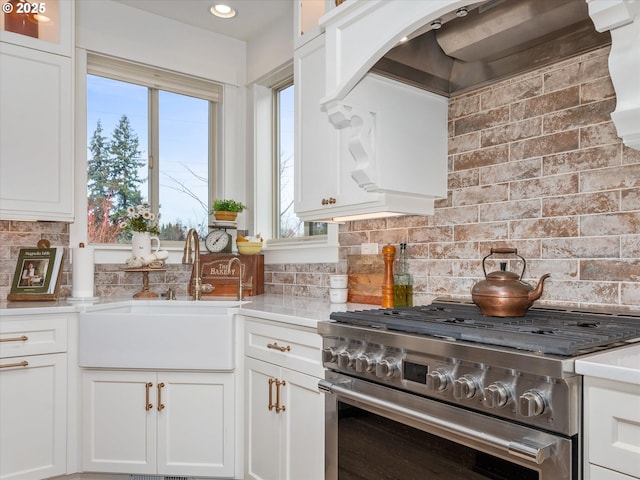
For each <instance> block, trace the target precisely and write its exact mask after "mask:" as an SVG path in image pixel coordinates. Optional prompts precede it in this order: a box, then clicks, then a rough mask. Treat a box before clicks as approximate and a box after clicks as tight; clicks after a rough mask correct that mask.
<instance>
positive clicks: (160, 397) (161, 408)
mask: <svg viewBox="0 0 640 480" xmlns="http://www.w3.org/2000/svg"><path fill="white" fill-rule="evenodd" d="M163 388H164V383H159V384H158V411H159V412H161V411H162V410H164V405H163V404H162V389H163Z"/></svg>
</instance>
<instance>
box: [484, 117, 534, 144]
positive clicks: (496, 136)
mask: <svg viewBox="0 0 640 480" xmlns="http://www.w3.org/2000/svg"><path fill="white" fill-rule="evenodd" d="M540 135H542V118H540V117H536V118H530V119H527V120H522V121H520V122H513V123H509V124H507V125H500V126H498V127H494V128H489V129H486V130H483V131H482V135H481V143H482V145H481V146H482V147H491V146H494V145H500V144H504V143H508V142H514V141H516V140H523V139H525V138H531V137H539V136H540Z"/></svg>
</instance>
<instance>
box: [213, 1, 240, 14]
mask: <svg viewBox="0 0 640 480" xmlns="http://www.w3.org/2000/svg"><path fill="white" fill-rule="evenodd" d="M209 11H210V12H211V13H212V14H213V15H215V16H216V17H220V18H233V17H235V16H236V13H237V12H236V10H235V9H234V8H231V7H230V6H229V5H225V4H223V3H218V4H217V5H214V6H212V7H211V8H210V9H209Z"/></svg>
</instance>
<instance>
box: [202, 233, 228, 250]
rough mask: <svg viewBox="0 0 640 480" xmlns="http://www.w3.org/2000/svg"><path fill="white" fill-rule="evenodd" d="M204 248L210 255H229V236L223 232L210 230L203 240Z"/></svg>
mask: <svg viewBox="0 0 640 480" xmlns="http://www.w3.org/2000/svg"><path fill="white" fill-rule="evenodd" d="M204 246H205V247H207V250H209V251H210V252H211V253H231V235H229V234H228V233H227V232H226V231H225V230H220V229H215V230H211V231H210V232H209V234H208V235H207V238H205V240H204Z"/></svg>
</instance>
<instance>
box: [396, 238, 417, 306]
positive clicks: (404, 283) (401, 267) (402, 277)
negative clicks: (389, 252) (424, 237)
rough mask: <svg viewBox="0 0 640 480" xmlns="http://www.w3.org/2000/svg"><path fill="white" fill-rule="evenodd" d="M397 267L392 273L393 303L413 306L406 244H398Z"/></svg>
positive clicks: (411, 280)
mask: <svg viewBox="0 0 640 480" xmlns="http://www.w3.org/2000/svg"><path fill="white" fill-rule="evenodd" d="M397 265H398V267H397V271H396V273H395V274H394V275H393V304H394V307H412V306H413V279H412V278H411V274H410V273H409V265H408V263H407V244H406V243H401V244H400V257H399V258H398V264H397Z"/></svg>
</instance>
